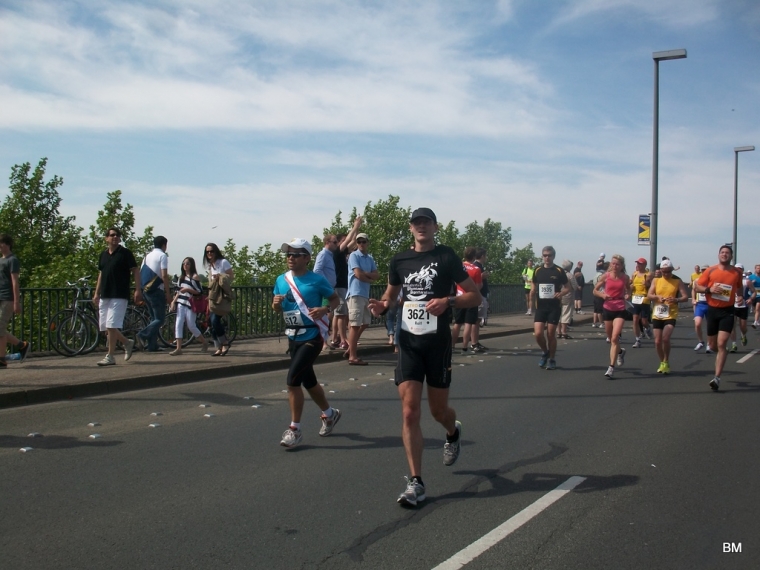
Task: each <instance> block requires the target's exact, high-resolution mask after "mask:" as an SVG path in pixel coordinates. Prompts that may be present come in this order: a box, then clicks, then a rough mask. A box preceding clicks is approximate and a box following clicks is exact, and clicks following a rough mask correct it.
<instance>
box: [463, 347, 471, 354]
mask: <svg viewBox="0 0 760 570" xmlns="http://www.w3.org/2000/svg"><path fill="white" fill-rule="evenodd" d="M468 352H469V351H468V350H467V347H466V346H465V347H463V348H462V354H467V353H468Z"/></svg>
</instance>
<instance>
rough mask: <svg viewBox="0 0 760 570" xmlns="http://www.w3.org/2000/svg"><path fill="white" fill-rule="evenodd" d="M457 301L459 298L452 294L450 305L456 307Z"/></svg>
mask: <svg viewBox="0 0 760 570" xmlns="http://www.w3.org/2000/svg"><path fill="white" fill-rule="evenodd" d="M456 302H457V298H456V297H455V296H454V295H452V296H451V297H449V307H451V308H452V309H453V308H454V304H455V303H456Z"/></svg>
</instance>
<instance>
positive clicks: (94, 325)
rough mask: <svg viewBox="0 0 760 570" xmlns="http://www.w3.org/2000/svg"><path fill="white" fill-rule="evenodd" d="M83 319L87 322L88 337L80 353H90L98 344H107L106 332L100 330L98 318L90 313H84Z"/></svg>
mask: <svg viewBox="0 0 760 570" xmlns="http://www.w3.org/2000/svg"><path fill="white" fill-rule="evenodd" d="M84 319H85V321H86V322H87V327H88V330H89V335H90V336H89V338H88V339H87V345H86V346H85V347H84V348H83V349H82V352H81V353H80V354H90V353H91V352H92V351H93V350H95V349H96V348H98V344H101V343H102V344H104V345H105V344H108V343H107V340H106V333H104V332H100V326H99V325H98V320H97V319H96V318H94V317H93V316H92V314H89V313H85V314H84Z"/></svg>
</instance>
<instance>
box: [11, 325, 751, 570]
mask: <svg viewBox="0 0 760 570" xmlns="http://www.w3.org/2000/svg"><path fill="white" fill-rule="evenodd" d="M689 316H690V315H689ZM690 324H691V321H690V320H689V319H688V317H687V316H684V318H683V319H682V320H681V321H679V325H678V327H677V328H676V334H675V336H674V351H673V355H672V358H671V367H672V369H673V370H674V374H673V375H671V376H667V377H663V376H661V375H657V374H654V370H655V369H656V367H657V365H658V361H657V357H656V354H655V352H654V348H653V346H652V342H651V341H649V342H647V343H645V346H644V348H642V349H638V350H635V349H630V348H629V349H628V356H627V359H626V364H625V366H624V367H623V368H621V369H619V371H618V372H617V374H616V376H615V378H614V379H613V380H608V379H606V378H605V377H604V376H603V374H604V371H605V369H606V365H607V353H608V345H607V344H606V343H605V341H604V337H603V336H602V335H601V334H600V333H599V332H598V331H597V330H596V329H592V328H591V327H588V326H586V327H583V330H580V329H578V330H576V331H575V338H574V339H573V340H570V341H560V350H559V352H558V356H557V363H558V366H559V369H558V370H556V371H545V370H541V369H539V368H538V366H537V360H538V351H537V349H536V347H535V346H534V345H533V342H532V339H531V337H530V336H528V335H522V336H513V337H503V338H500V339H489V341H488V343H487V344H488V346H489V347H490V348H491V351H490V352H489V353H488V354H486V355H479V356H470V357H466V356H461V355H457V356H455V358H454V383H453V387H452V405H453V406H454V407H455V408H456V410H457V412H458V415H459V419H460V420H461V421H462V422H463V426H464V427H463V442H464V447H463V450H462V455H461V457H460V460H459V462H458V463H457V464H455V465H454V466H453V467H450V468H447V467H444V466H443V464H442V445H443V436H444V434H443V430H442V428H440V426H438V425H437V424H436V423H435V422H434V421H433V420H432V419H431V418H430V416H429V414H427V415H425V416H424V419H423V432H424V434H425V447H426V448H425V457H424V472H423V477H424V480H425V483H426V487H427V494H428V500H427V501H426V502H425V503H424V505H423V506H422V507H420V508H417V509H407V508H402V507H400V506H399V505H398V504H397V503H396V497H397V495H398V494H399V493H400V492H401V491H402V490H403V489H404V483H405V482H404V479H403V475H405V474H406V471H407V467H406V461H405V458H404V453H403V447H402V444H401V438H400V422H401V414H400V406H399V403H398V398H397V393H396V388H395V386H394V384H393V383H392V381H391V380H392V378H393V372H394V363H393V361H392V359H391V358H390V357H389V358H388V359H387V360H381V359H378V360H375V361H374V362H373V364H372V365H371V366H369V367H367V368H359V367H349V366H347V365H346V364H344V363H340V364H325V365H320V366H319V368H318V374H319V378H320V381H321V382H324V383H325V384H326V387H325V389H326V390H328V391H332V392H331V393H328V396H329V397H330V399H331V402H332V404H333V405H334V406H336V407H338V408H340V409H341V410H342V411H343V418H342V419H341V421H340V423H339V424H338V426H337V428H336V430H335V432H334V433H333V435H331V436H329V437H327V438H320V437H319V436H318V435H317V431H318V429H319V418H318V416H319V414H318V411H317V409H316V406H314V405H313V404H311V403H310V402H308V401H307V404H306V414H305V417H304V422H303V429H304V443H303V444H302V445H301V446H300V447H299V448H297V449H294V450H291V451H286V450H284V449H283V448H281V447H280V446H279V445H278V443H279V439H280V436H281V434H282V431H283V430H284V429H285V428H286V427H287V423H288V420H289V414H288V409H287V401H286V395H285V394H284V393H283V392H282V391H283V389H284V388H285V386H284V373H283V372H275V373H270V374H260V375H255V376H247V377H238V378H231V379H226V380H214V381H210V382H205V383H194V384H192V385H186V386H173V387H170V388H162V389H155V390H145V391H139V392H130V393H124V394H119V395H115V396H109V397H102V398H92V399H86V400H76V401H70V402H59V403H53V404H44V405H39V406H30V407H24V408H15V409H7V410H2V411H0V481H2V486H3V491H2V496H1V498H0V515H2V516H0V552H1V554H0V567H2V568H8V569H14V570H16V569H18V570H22V569H34V570H39V569H48V568H50V569H53V568H66V569H71V568H97V569H111V568H113V569H116V568H118V569H124V568H161V569H168V568H178V569H188V568H206V569H208V568H272V569H279V568H288V569H292V568H309V569H312V568H314V569H316V568H338V569H342V568H372V569H376V568H377V569H385V568H388V569H399V568H401V569H430V568H434V567H436V566H438V565H439V564H444V566H442V567H458V566H456V565H454V566H445V564H447V562H446V561H449V560H450V559H451V558H452V557H453V556H455V555H456V554H457V553H459V552H460V551H462V550H463V549H465V548H467V547H468V546H469V545H471V544H472V543H474V542H475V541H477V540H478V539H480V538H481V537H483V536H484V535H486V534H487V533H489V532H491V531H492V530H493V529H496V528H497V527H499V526H500V525H502V523H504V522H505V521H507V520H508V519H512V517H514V516H515V515H517V514H518V513H520V512H521V511H523V509H526V508H531V506H536V505H537V504H538V505H540V504H541V503H540V502H539V503H537V501H540V500H541V499H542V498H545V497H546V496H547V494H549V493H550V492H552V491H553V490H554V489H556V488H557V487H558V486H560V485H562V484H563V483H565V482H566V481H568V479H570V478H571V477H582V478H584V479H583V481H582V482H581V483H580V484H579V485H578V486H576V487H575V488H574V489H573V490H572V491H570V492H569V493H567V494H565V495H564V496H562V497H561V498H559V499H558V500H557V501H556V502H555V503H553V504H551V505H550V506H547V507H546V508H545V509H544V510H541V511H540V512H538V513H537V514H536V515H535V516H534V518H532V519H530V520H529V521H527V522H525V523H524V524H522V526H519V527H518V528H516V529H515V530H514V531H513V532H511V534H508V535H507V536H506V537H505V538H503V540H500V541H498V542H496V543H495V544H494V545H493V546H492V547H490V548H488V549H486V550H485V551H484V552H482V554H480V555H478V556H477V557H475V558H474V559H473V560H472V561H471V562H469V563H468V564H466V565H465V566H464V567H465V568H467V569H468V570H470V569H486V568H535V569H549V568H551V569H555V568H556V569H559V568H562V569H581V568H582V569H602V568H605V569H607V568H616V569H619V568H637V569H638V568H658V569H660V568H679V569H680V568H710V569H715V568H760V545H759V544H758V536H760V522H759V521H758V517H757V510H758V506H760V500H759V498H760V497H759V496H760V491H759V490H758V483H757V480H758V474H759V473H760V456H759V455H758V453H757V442H758V440H759V437H758V436H760V421H758V419H757V410H758V409H759V408H760V354H758V355H756V356H753V357H751V358H749V359H748V360H746V361H745V362H743V363H737V360H738V359H739V358H741V357H746V356H747V354H749V349H752V348H753V347H757V346H758V344H759V343H760V335H758V334H757V333H755V332H754V331H751V334H750V345H749V347H748V349H744V350H743V351H742V352H740V353H739V354H736V355H734V354H732V355H730V356H729V361H728V366H727V369H726V371H725V372H724V375H723V385H722V389H721V391H720V392H718V393H713V392H712V391H710V389H709V388H708V386H707V383H708V381H709V380H710V378H711V377H712V374H711V370H712V366H713V357H712V356H710V355H705V354H696V353H694V351H693V350H692V348H693V346H694V344H695V342H694V338H693V331H692V330H691V326H690ZM632 340H633V339H632V334H631V333H630V331H627V332H626V335H625V345H624V346H628V347H630V344H631V341H632ZM351 378H355V379H351ZM246 397H248V398H250V399H245V398H246ZM203 404H205V405H207V406H208V407H199V406H201V405H203ZM253 406H257V407H253ZM152 413H157V414H161V415H156V416H152V415H151V414H152ZM206 414H209V415H211V417H204V416H205V415H206ZM88 423H94V424H98V425H94V426H93V427H89V426H88ZM151 423H158V424H160V426H159V427H149V424H151ZM33 432H38V433H40V434H42V435H41V436H40V437H28V436H27V434H29V433H33ZM93 434H99V435H100V437H98V438H90V437H89V436H90V435H93ZM22 447H31V448H33V449H32V450H31V451H29V452H26V453H22V452H20V451H19V449H20V448H22ZM512 520H514V519H512ZM724 543H727V544H728V545H729V546H728V547H726V546H724ZM726 548H728V549H729V550H731V549H733V552H724V549H726ZM739 548H740V549H741V552H736V550H737V549H739Z"/></svg>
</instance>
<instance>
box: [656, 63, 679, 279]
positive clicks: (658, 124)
mask: <svg viewBox="0 0 760 570" xmlns="http://www.w3.org/2000/svg"><path fill="white" fill-rule="evenodd" d="M685 57H686V50H685V49H672V50H669V51H656V52H654V53H653V54H652V59H653V60H654V140H653V143H652V147H653V148H652V212H651V217H652V219H651V222H650V225H649V257H650V264H651V265H650V267H651V269H652V271H654V268H655V267H656V266H657V202H658V197H657V190H658V188H657V179H658V175H659V170H658V169H659V164H658V160H659V145H660V62H661V61H667V60H669V59H684V58H685Z"/></svg>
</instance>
